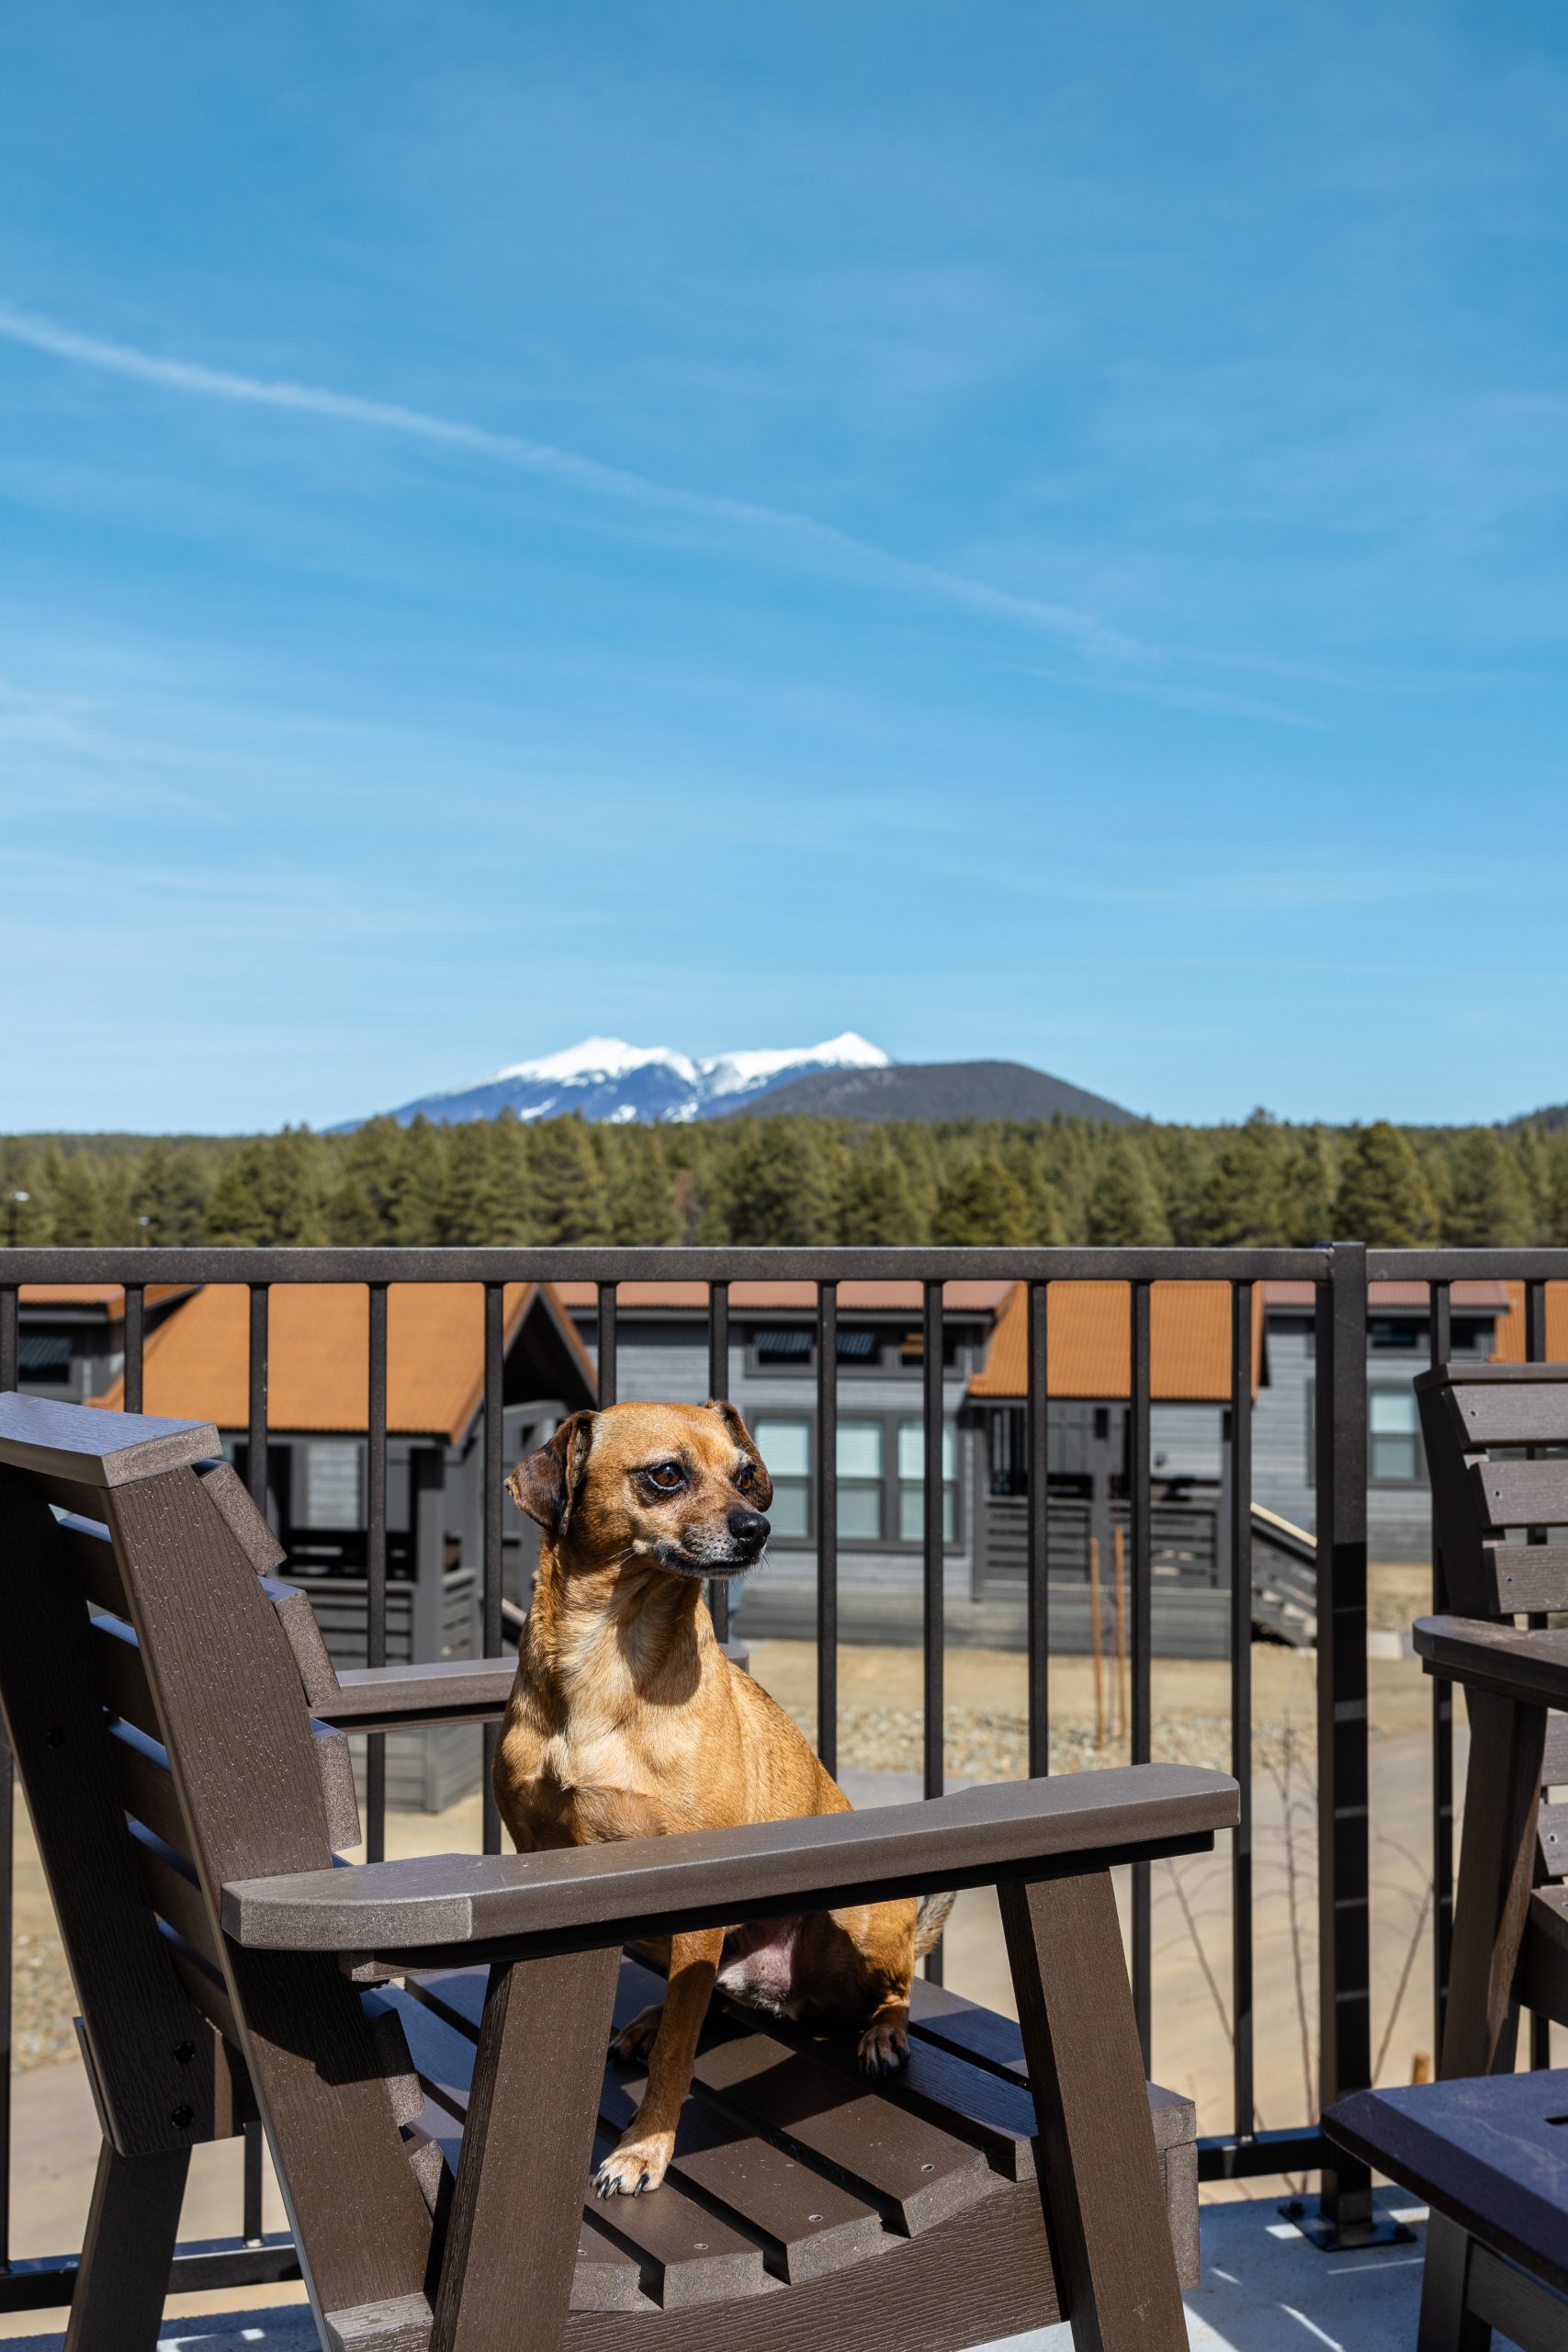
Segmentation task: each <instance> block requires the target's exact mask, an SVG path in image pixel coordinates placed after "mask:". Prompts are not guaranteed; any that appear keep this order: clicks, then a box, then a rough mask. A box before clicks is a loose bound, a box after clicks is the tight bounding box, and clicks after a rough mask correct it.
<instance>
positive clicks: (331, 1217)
mask: <svg viewBox="0 0 1568 2352" xmlns="http://www.w3.org/2000/svg"><path fill="white" fill-rule="evenodd" d="M402 1155H403V1130H402V1129H401V1127H400V1126H399V1125H398V1123H397V1121H396V1119H392V1118H379V1119H367V1120H366V1122H365V1125H363V1126H362V1127H359V1128H357V1129H356V1130H355V1133H354V1134H353V1135H352V1136H350V1137H349V1138H348V1143H347V1147H346V1148H345V1149H344V1152H343V1155H342V1157H341V1159H340V1160H339V1163H338V1180H337V1183H336V1185H335V1186H334V1188H333V1192H332V1194H331V1196H330V1198H329V1200H328V1203H327V1225H328V1229H329V1231H330V1233H331V1236H332V1238H333V1240H334V1241H337V1242H341V1243H343V1244H344V1246H345V1247H347V1248H350V1249H363V1248H367V1247H372V1246H374V1245H375V1244H376V1243H377V1242H382V1241H390V1240H391V1239H392V1238H393V1222H394V1216H395V1211H396V1202H397V1191H398V1174H399V1170H400V1167H401V1165H402Z"/></svg>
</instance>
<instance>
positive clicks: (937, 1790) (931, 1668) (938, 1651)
mask: <svg viewBox="0 0 1568 2352" xmlns="http://www.w3.org/2000/svg"><path fill="white" fill-rule="evenodd" d="M920 1385H921V1390H922V1400H921V1401H922V1404H923V1407H924V1411H923V1413H922V1416H921V1420H922V1432H923V1442H922V1448H921V1452H922V1464H921V1466H922V1469H923V1472H924V1483H923V1485H922V1487H921V1490H920V1502H921V1513H922V1519H923V1523H924V1529H923V1532H924V1536H925V1577H924V1593H923V1602H924V1608H923V1631H924V1638H925V1657H924V1667H925V1673H924V1691H923V1709H924V1719H925V1789H926V1794H927V1796H928V1797H940V1796H941V1795H942V1792H943V1790H944V1788H945V1787H946V1770H947V1710H946V1702H945V1697H944V1692H943V1687H942V1686H943V1671H944V1668H945V1664H946V1660H945V1658H944V1656H943V1645H944V1643H945V1640H946V1620H945V1611H944V1608H943V1601H944V1598H945V1595H944V1593H943V1589H942V1577H943V1572H944V1569H945V1566H946V1561H945V1545H944V1543H943V1538H942V1518H943V1512H942V1503H943V1500H944V1497H945V1481H944V1480H943V1477H942V1469H943V1463H942V1283H931V1282H928V1283H926V1285H925V1315H924V1329H923V1332H922V1347H921V1355H920ZM894 1466H895V1468H897V1464H895V1465H894ZM926 1974H927V1975H928V1976H929V1977H930V1979H931V1983H932V1984H933V1985H940V1984H941V1983H942V1946H941V1945H940V1944H938V1945H937V1947H936V1950H935V1951H931V1952H928V1953H927V1955H926Z"/></svg>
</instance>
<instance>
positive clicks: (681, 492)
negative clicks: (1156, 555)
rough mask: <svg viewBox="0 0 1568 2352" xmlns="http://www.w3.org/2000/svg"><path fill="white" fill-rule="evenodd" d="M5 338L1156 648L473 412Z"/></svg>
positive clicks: (1092, 645)
mask: <svg viewBox="0 0 1568 2352" xmlns="http://www.w3.org/2000/svg"><path fill="white" fill-rule="evenodd" d="M0 338H4V339H5V340H6V341H7V342H10V343H14V344H23V345H27V346H28V348H29V349H30V350H33V351H42V352H47V353H49V354H50V355H51V356H52V357H54V358H56V359H64V360H69V361H71V362H73V364H75V365H76V366H78V367H83V368H95V369H96V370H97V372H98V373H99V374H100V375H108V376H121V377H128V378H130V379H132V380H133V381H135V382H137V383H143V384H152V385H156V386H157V387H159V388H160V389H161V390H164V391H170V392H177V393H181V394H183V395H184V396H186V398H189V399H196V400H208V401H231V402H235V403H238V404H241V405H243V406H246V407H252V408H265V409H282V410H287V411H288V412H291V413H294V414H296V415H301V416H319V417H322V418H325V419H327V420H329V421H330V422H332V423H333V424H347V425H355V426H359V427H362V428H364V429H367V430H368V431H371V432H378V433H394V434H400V435H404V436H405V437H407V438H410V439H412V440H418V441H425V442H430V443H433V444H436V445H438V446H440V447H445V448H449V449H457V450H462V451H464V452H466V453H467V454H468V455H470V456H472V457H477V458H486V459H488V460H490V461H491V462H493V463H497V464H501V465H506V466H512V467H516V468H520V469H524V470H525V471H528V472H532V473H538V474H544V475H547V476H549V477H551V478H552V479H553V480H555V481H559V482H561V483H563V484H565V485H567V486H568V487H570V488H572V489H576V490H580V491H582V492H587V493H588V494H589V495H591V496H593V497H598V498H611V499H619V500H623V501H626V502H628V503H634V504H637V505H639V506H645V507H650V508H662V509H663V510H665V511H666V512H669V513H672V514H678V515H690V516H693V517H694V518H698V519H700V520H703V521H706V522H711V523H717V524H720V525H723V526H728V527H729V528H731V529H734V530H738V531H742V532H747V533H750V534H753V535H761V536H763V537H772V538H773V539H774V540H775V541H777V542H780V543H793V544H794V545H795V546H796V547H799V548H803V549H805V550H806V551H807V552H808V553H811V554H815V555H816V556H818V558H821V559H824V560H829V561H831V562H832V563H833V564H834V566H835V568H836V569H838V570H840V571H851V572H852V573H854V574H856V575H858V576H859V577H862V578H863V579H867V580H869V581H872V582H880V583H881V584H883V585H885V586H887V587H890V588H898V589H903V590H905V591H908V592H909V593H912V594H919V595H923V596H929V597H935V598H938V599H941V600H942V601H944V602H946V603H948V604H952V605H962V606H964V608H965V609H966V610H968V611H970V612H973V613H976V614H979V615H981V616H985V617H987V618H990V619H993V620H998V621H1006V622H1010V623H1012V624H1014V625H1015V626H1017V627H1020V628H1029V629H1034V630H1039V631H1043V632H1044V633H1045V634H1046V635H1049V636H1052V637H1055V638H1058V639H1062V640H1064V641H1065V642H1066V643H1067V644H1070V645H1071V646H1072V647H1073V648H1074V650H1076V651H1077V653H1078V654H1079V655H1080V656H1082V657H1083V658H1085V659H1086V660H1104V661H1118V660H1127V659H1130V658H1146V650H1145V648H1143V647H1140V646H1139V645H1137V644H1136V643H1135V642H1134V640H1133V639H1130V638H1128V637H1125V636H1122V634H1120V633H1119V632H1118V631H1116V630H1114V629H1111V628H1107V627H1106V626H1105V624H1104V623H1102V622H1101V621H1099V620H1097V619H1096V618H1095V617H1094V616H1092V615H1091V614H1088V613H1080V612H1077V611H1075V610H1074V609H1073V608H1072V607H1071V606H1070V605H1058V604H1054V603H1051V602H1049V601H1048V600H1046V599H1043V598H1041V597H1036V596H1025V595H1020V594H1016V593H1015V592H1014V591H1013V590H1011V589H1007V588H998V587H997V586H995V585H994V584H993V583H992V582H988V581H984V580H976V579H973V578H971V577H970V576H969V575H968V574H966V573H964V572H958V571H947V570H945V569H944V568H943V567H942V566H941V565H939V564H929V563H920V562H917V561H915V560H912V559H910V558H908V557H907V556H901V555H897V554H895V553H894V552H893V551H892V550H891V549H889V548H882V547H878V546H876V545H875V544H874V542H873V541H871V540H868V539H861V538H857V537H854V535H853V534H852V532H848V531H840V530H839V529H837V528H836V527H835V526H833V525H832V524H830V523H819V522H818V521H817V520H815V518H814V517H812V516H810V515H794V514H790V513H788V512H787V511H785V510H784V509H782V508H779V507H773V506H763V505H758V504H755V503H752V502H750V501H749V500H745V499H736V498H721V497H716V496H713V495H712V494H710V493H709V492H704V491H694V490H687V489H683V488H681V487H680V486H678V485H675V484H671V483H669V482H660V481H652V480H650V479H649V477H648V476H647V475H645V474H637V473H631V472H628V471H626V469H624V468H622V467H618V466H607V465H603V464H601V463H600V461H599V460H598V459H597V458H583V457H579V456H577V455H576V454H575V453H574V452H573V451H571V450H570V449H559V448H557V447H554V446H553V445H552V444H551V443H549V442H546V441H529V440H526V439H524V438H523V437H522V436H521V435H516V434H511V433H494V432H491V429H490V428H489V427H488V426H487V425H482V424H470V423H468V422H467V421H466V420H464V419H462V418H458V417H446V416H434V415H432V414H431V413H429V412H428V411H426V410H424V409H414V408H404V407H402V406H401V405H400V403H398V402H396V401H377V400H367V399H364V398H362V397H361V396H360V395H359V394H358V393H356V392H337V391H333V390H329V389H328V388H326V387H325V386H322V385H319V384H296V383H291V382H289V381H288V380H287V379H277V380H276V381H270V380H267V379H263V378H261V377H255V376H242V375H237V374H235V373H234V372H233V371H232V370H231V369H229V368H209V367H206V366H204V365H202V364H201V363H200V362H198V361H195V360H188V359H171V358H165V357H164V356H161V355H160V354H158V353H156V352H150V351H142V350H140V349H138V348H137V347H136V346H135V345H131V344H123V343H106V342H103V341H102V340H101V339H100V338H99V337H97V336H96V335H88V334H79V333H78V332H77V331H76V329H75V328H73V327H69V326H62V325H61V324H60V323H59V322H56V321H54V320H52V319H44V318H39V317H38V316H37V315H35V314H33V313H30V312H28V311H17V310H14V309H12V308H11V306H10V305H9V304H8V303H4V302H0Z"/></svg>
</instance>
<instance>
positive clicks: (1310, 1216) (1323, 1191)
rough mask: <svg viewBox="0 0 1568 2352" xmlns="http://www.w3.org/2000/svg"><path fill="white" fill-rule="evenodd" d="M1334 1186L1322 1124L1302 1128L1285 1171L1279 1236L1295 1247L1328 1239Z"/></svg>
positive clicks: (1334, 1168) (1334, 1173)
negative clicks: (1282, 1223) (1283, 1207)
mask: <svg viewBox="0 0 1568 2352" xmlns="http://www.w3.org/2000/svg"><path fill="white" fill-rule="evenodd" d="M1338 1189H1339V1176H1338V1170H1337V1164H1336V1160H1335V1155H1334V1151H1333V1148H1332V1147H1331V1145H1330V1142H1329V1138H1328V1136H1327V1133H1326V1132H1325V1129H1324V1128H1322V1127H1303V1129H1302V1131H1301V1134H1300V1136H1299V1137H1298V1139H1297V1142H1296V1146H1295V1148H1294V1150H1293V1151H1292V1153H1291V1156H1290V1159H1289V1162H1288V1164H1287V1166H1286V1170H1285V1222H1284V1226H1283V1228H1282V1230H1281V1231H1280V1236H1279V1238H1280V1240H1281V1241H1283V1242H1285V1243H1286V1244H1288V1245H1289V1246H1290V1247H1291V1248H1292V1249H1295V1250H1311V1249H1312V1248H1314V1245H1315V1244H1316V1243H1318V1242H1320V1241H1328V1240H1331V1239H1332V1238H1333V1229H1334V1204H1335V1196H1336V1194H1337V1192H1338Z"/></svg>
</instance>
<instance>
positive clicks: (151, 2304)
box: [64, 2140, 190, 2352]
mask: <svg viewBox="0 0 1568 2352" xmlns="http://www.w3.org/2000/svg"><path fill="white" fill-rule="evenodd" d="M189 2169H190V2150H189V2149H188V2148H172V2149H170V2150H169V2151H168V2153H167V2154H164V2155H158V2156H121V2155H118V2154H116V2153H115V2151H114V2149H113V2148H111V2147H110V2145H109V2143H108V2142H107V2140H106V2141H105V2142H104V2143H103V2146H102V2147H101V2148H100V2149H99V2151H98V2171H97V2177H96V2180H95V2181H94V2183H93V2201H92V2204H91V2206H90V2207H89V2209H88V2212H87V2234H86V2236H85V2239H84V2241H83V2245H82V2261H81V2267H80V2268H79V2269H78V2271H77V2273H76V2289H75V2292H74V2294H73V2296H72V2298H71V2317H70V2322H69V2324H68V2325H67V2327H66V2330H65V2345H64V2352H152V2347H153V2346H154V2345H155V2344H156V2342H157V2340H158V2330H159V2326H160V2324H161V2322H162V2320H163V2317H164V2298H165V2297H166V2295H167V2294H168V2291H169V2265H170V2263H171V2262H172V2260H173V2259H174V2252H175V2238H176V2236H177V2235H178V2233H179V2226H180V2205H181V2202H182V2200H183V2199H184V2197H185V2188H186V2173H187V2172H188V2171H189Z"/></svg>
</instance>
